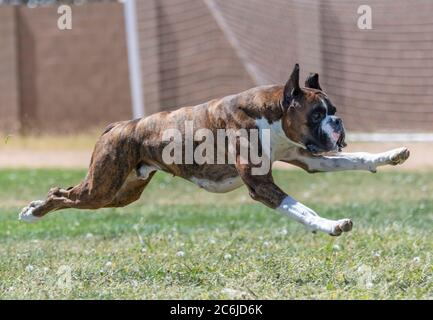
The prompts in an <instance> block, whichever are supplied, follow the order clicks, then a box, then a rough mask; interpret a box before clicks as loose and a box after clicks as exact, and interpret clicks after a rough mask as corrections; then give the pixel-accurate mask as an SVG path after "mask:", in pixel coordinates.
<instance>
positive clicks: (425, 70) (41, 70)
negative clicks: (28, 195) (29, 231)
mask: <svg viewBox="0 0 433 320" xmlns="http://www.w3.org/2000/svg"><path fill="white" fill-rule="evenodd" d="M29 1H30V0H29ZM3 2H5V1H4V0H3ZM8 2H14V1H13V0H9V1H8ZM36 2H41V1H35V3H36ZM48 2H55V1H48ZM78 2H83V1H78ZM92 2H97V1H92ZM136 2H137V19H138V35H139V45H140V47H139V48H140V50H139V51H140V62H141V69H142V70H141V71H142V72H141V74H142V89H143V96H144V97H143V100H144V102H145V105H144V108H145V112H146V114H150V113H154V112H158V111H160V110H171V109H174V108H178V107H181V106H185V105H193V104H197V103H201V102H204V101H206V100H209V99H212V98H216V97H221V96H224V95H227V94H231V93H235V92H239V91H242V90H244V89H247V88H249V87H252V86H256V85H262V84H270V83H283V82H285V81H286V79H287V77H288V74H289V72H290V71H291V69H292V67H293V64H294V63H295V62H299V63H300V64H301V70H302V74H303V76H304V77H305V76H306V75H307V74H308V73H309V72H318V73H319V74H320V77H321V84H322V87H323V88H324V89H325V90H326V91H327V93H328V95H329V96H330V97H331V99H332V100H333V101H334V103H335V104H336V105H337V108H338V111H339V113H340V114H341V115H342V117H343V118H344V120H345V124H346V127H347V129H348V130H350V131H358V132H378V131H397V132H408V131H419V132H426V131H430V132H431V131H433V89H432V87H433V20H432V18H431V14H430V13H431V11H432V10H433V2H432V1H430V0H415V1H411V2H410V3H409V2H407V1H403V0H395V1H392V2H391V1H386V0H366V1H363V2H362V4H368V5H370V6H371V8H372V12H373V29H372V30H360V29H358V27H357V20H358V17H359V15H358V13H357V9H358V6H359V5H360V3H359V1H356V0H347V1H344V2H342V1H340V0H322V1H301V0H291V1H290V0H270V1H259V0H241V1H224V0H136ZM57 16H58V15H57V12H56V6H46V7H37V8H35V9H29V8H27V7H20V6H10V5H5V6H0V42H1V45H0V129H1V130H2V131H7V130H22V131H25V130H29V131H51V132H77V131H82V130H88V129H93V128H95V127H97V128H101V127H103V126H104V125H105V124H107V123H109V122H112V121H117V120H122V119H128V118H131V117H132V112H131V98H130V88H129V77H128V61H127V51H126V50H127V47H126V40H125V31H124V25H125V24H124V20H123V8H122V4H121V3H117V2H116V1H111V2H110V1H102V2H98V3H94V4H87V3H86V4H83V5H77V6H73V29H72V30H68V31H60V30H58V29H57V23H56V21H57Z"/></svg>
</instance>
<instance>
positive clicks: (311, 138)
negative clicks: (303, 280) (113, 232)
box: [20, 64, 409, 236]
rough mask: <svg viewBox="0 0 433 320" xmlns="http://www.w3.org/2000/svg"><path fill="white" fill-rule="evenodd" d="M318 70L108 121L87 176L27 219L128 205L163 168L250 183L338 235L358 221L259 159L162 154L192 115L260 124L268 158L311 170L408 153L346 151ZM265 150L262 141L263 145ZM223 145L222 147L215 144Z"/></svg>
mask: <svg viewBox="0 0 433 320" xmlns="http://www.w3.org/2000/svg"><path fill="white" fill-rule="evenodd" d="M318 80H319V78H318V75H317V74H312V75H310V76H309V77H308V79H307V80H306V82H305V87H304V88H301V87H300V86H299V66H298V65H297V64H296V65H295V68H294V70H293V72H292V74H291V76H290V78H289V80H288V81H287V83H286V84H285V85H284V86H282V85H269V86H261V87H256V88H253V89H250V90H247V91H245V92H242V93H239V94H236V95H231V96H227V97H224V98H222V99H216V100H212V101H209V102H206V103H204V104H200V105H197V106H194V107H185V108H181V109H178V110H176V111H173V112H160V113H157V114H153V115H151V116H149V117H146V118H143V119H138V120H131V121H122V122H117V123H113V124H111V125H109V126H108V127H107V128H106V129H105V131H104V132H103V134H102V135H101V137H100V139H99V141H98V142H97V143H96V146H95V148H94V151H93V155H92V159H91V164H90V168H89V171H88V173H87V176H86V178H85V179H84V180H83V181H82V182H81V183H79V184H78V185H77V186H75V187H71V188H68V189H62V188H53V189H51V190H50V191H49V193H48V195H47V197H46V199H45V200H42V201H33V202H32V203H30V205H29V206H28V207H26V208H24V209H23V210H22V212H21V213H20V219H21V220H24V221H29V222H33V221H35V220H39V219H41V218H42V217H43V216H45V215H46V214H47V213H48V212H50V211H55V210H60V209H65V208H77V209H98V208H107V207H123V206H126V205H128V204H130V203H132V202H134V201H136V200H138V199H139V198H140V195H141V193H142V192H143V190H144V188H145V187H146V186H147V184H148V183H149V181H150V180H151V179H152V176H153V175H154V173H155V171H157V170H162V171H165V172H168V173H171V174H173V175H175V176H179V177H182V178H184V179H187V180H190V181H192V182H194V183H196V184H197V185H199V186H200V187H202V188H204V189H206V190H208V191H212V192H228V191H231V190H233V189H235V188H238V187H239V186H241V185H243V184H245V185H246V186H247V187H248V189H249V193H250V195H251V197H252V198H253V199H254V200H257V201H260V202H262V203H263V204H265V205H267V206H269V207H271V208H274V209H276V210H278V211H279V212H281V213H283V214H286V215H288V216H290V217H292V218H294V219H295V220H296V221H298V222H300V223H302V224H304V225H305V226H307V227H308V228H309V229H311V230H312V231H323V232H326V233H328V234H330V235H333V236H339V235H340V234H342V232H347V231H350V230H351V229H352V221H351V220H349V219H341V220H329V219H325V218H322V217H320V216H319V215H318V214H317V213H315V212H314V211H313V210H311V209H309V208H307V207H306V206H304V205H303V204H301V203H299V202H298V201H296V200H294V199H293V198H291V197H290V196H289V195H287V194H286V193H285V192H284V191H283V190H281V189H280V188H279V187H278V186H277V185H276V184H275V183H274V180H273V178H272V172H271V170H268V172H266V173H264V174H260V175H255V174H253V173H252V171H253V168H255V167H256V165H255V164H252V163H250V162H246V163H245V161H244V162H242V161H240V156H239V154H238V153H237V152H238V150H237V149H236V151H235V152H236V157H235V163H232V164H209V163H205V164H201V165H199V164H197V163H193V164H167V163H165V162H164V161H163V157H162V154H163V149H164V147H165V146H166V145H167V141H164V140H163V138H162V137H163V132H164V131H165V130H166V129H170V128H176V129H179V130H180V132H181V133H182V134H183V135H184V134H185V121H192V122H193V124H194V128H195V130H197V129H198V128H207V129H210V130H212V131H213V132H215V131H216V130H217V129H234V130H237V129H246V130H251V129H258V130H259V131H261V132H263V131H264V130H266V129H267V130H269V132H270V146H268V147H269V158H270V161H271V162H274V161H276V160H281V161H284V162H288V163H290V164H293V165H295V166H298V167H301V168H302V169H304V170H306V171H308V172H319V171H339V170H368V171H371V172H375V171H376V168H377V167H378V166H382V165H388V164H389V165H397V164H401V163H403V162H404V161H405V160H406V159H407V158H408V157H409V151H408V150H407V149H406V148H399V149H395V150H391V151H388V152H383V153H379V154H370V153H341V152H340V151H341V148H343V147H344V146H346V144H345V142H344V137H345V132H344V127H343V123H342V121H341V119H340V118H339V117H338V116H336V115H335V113H336V108H335V107H334V105H333V104H332V102H331V101H330V99H329V97H328V96H327V95H326V93H325V92H324V91H323V90H322V89H321V88H320V85H319V81H318ZM260 147H261V149H262V150H263V147H264V146H263V145H261V146H260ZM215 148H216V147H215Z"/></svg>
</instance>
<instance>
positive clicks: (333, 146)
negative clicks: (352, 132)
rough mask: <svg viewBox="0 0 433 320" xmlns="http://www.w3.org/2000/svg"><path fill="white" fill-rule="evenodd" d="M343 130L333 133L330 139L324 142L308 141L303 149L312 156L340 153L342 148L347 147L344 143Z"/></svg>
mask: <svg viewBox="0 0 433 320" xmlns="http://www.w3.org/2000/svg"><path fill="white" fill-rule="evenodd" d="M345 137H346V135H345V133H344V130H342V131H340V132H333V133H332V136H331V137H329V138H330V139H326V142H322V143H321V142H316V141H309V142H307V143H306V144H305V147H306V148H307V150H308V151H310V152H311V153H312V154H313V155H319V154H323V153H334V152H341V151H342V149H343V148H344V147H346V146H347V143H346V141H345Z"/></svg>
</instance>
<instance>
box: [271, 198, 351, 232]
mask: <svg viewBox="0 0 433 320" xmlns="http://www.w3.org/2000/svg"><path fill="white" fill-rule="evenodd" d="M277 210H278V211H279V212H281V213H283V214H285V215H288V216H289V217H291V218H293V219H295V220H296V221H298V222H300V223H302V224H303V225H305V226H306V227H307V228H308V229H310V230H312V231H322V232H325V233H328V234H330V235H335V236H339V235H340V234H341V233H342V232H343V231H344V232H347V231H350V230H351V229H352V221H350V220H349V219H341V220H337V221H335V220H329V219H325V218H322V217H320V216H319V215H318V214H317V213H316V212H314V211H313V210H311V209H310V208H308V207H306V206H304V205H303V204H302V203H300V202H298V201H296V200H295V199H293V198H292V197H290V196H287V197H286V198H284V200H283V201H282V202H281V204H280V205H279V206H278V208H277Z"/></svg>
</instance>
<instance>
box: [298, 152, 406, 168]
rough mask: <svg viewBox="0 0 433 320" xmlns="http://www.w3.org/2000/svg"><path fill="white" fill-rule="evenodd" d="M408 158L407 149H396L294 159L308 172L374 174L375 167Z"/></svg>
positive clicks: (299, 156)
mask: <svg viewBox="0 0 433 320" xmlns="http://www.w3.org/2000/svg"><path fill="white" fill-rule="evenodd" d="M408 157H409V150H408V149H407V148H398V149H394V150H390V151H387V152H382V153H377V154H373V153H367V152H354V153H337V154H335V155H330V156H314V157H313V156H311V157H308V156H303V155H300V154H298V155H297V156H295V158H294V159H296V160H299V161H301V162H303V163H305V164H306V165H307V166H308V169H310V170H317V171H341V170H368V171H371V172H376V170H377V167H379V166H384V165H397V164H402V163H403V162H404V161H406V159H407V158H408Z"/></svg>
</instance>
